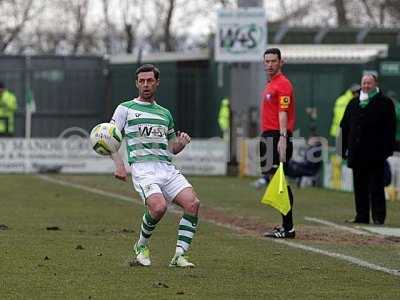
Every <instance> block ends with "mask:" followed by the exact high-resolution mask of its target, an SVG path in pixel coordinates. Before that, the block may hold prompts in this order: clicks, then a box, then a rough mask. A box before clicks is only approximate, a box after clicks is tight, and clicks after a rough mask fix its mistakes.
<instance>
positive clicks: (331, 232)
mask: <svg viewBox="0 0 400 300" xmlns="http://www.w3.org/2000/svg"><path fill="white" fill-rule="evenodd" d="M200 217H201V218H202V219H205V220H208V221H212V222H214V223H218V224H222V225H225V226H229V227H231V228H232V229H233V230H235V231H236V232H238V233H246V234H251V235H256V236H262V234H263V233H264V232H266V231H268V230H271V229H272V228H273V227H274V226H275V225H276V224H271V223H267V222H263V221H262V220H258V219H255V218H254V217H246V216H236V215H228V214H226V213H224V212H223V211H221V210H217V209H213V208H209V207H204V206H203V207H202V208H201V211H200ZM296 240H303V241H314V242H319V243H325V244H342V245H344V244H348V245H378V244H379V245H382V244H393V243H399V242H400V240H397V239H392V238H388V237H381V236H378V235H360V234H354V233H351V232H346V231H343V230H339V229H336V228H332V227H327V226H311V225H298V226H296Z"/></svg>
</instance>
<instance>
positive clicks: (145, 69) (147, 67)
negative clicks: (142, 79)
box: [135, 64, 160, 80]
mask: <svg viewBox="0 0 400 300" xmlns="http://www.w3.org/2000/svg"><path fill="white" fill-rule="evenodd" d="M143 72H153V73H154V77H155V79H157V80H158V78H160V70H159V69H157V68H156V67H155V66H154V65H152V64H145V65H142V66H140V67H139V68H137V69H136V73H135V74H136V80H137V78H138V75H139V73H143Z"/></svg>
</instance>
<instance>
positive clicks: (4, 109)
mask: <svg viewBox="0 0 400 300" xmlns="http://www.w3.org/2000/svg"><path fill="white" fill-rule="evenodd" d="M16 110H17V100H16V98H15V96H14V94H13V93H11V92H9V91H8V90H4V91H3V93H2V95H1V96H0V134H3V133H8V134H14V130H15V121H14V114H15V111H16ZM7 123H8V128H7Z"/></svg>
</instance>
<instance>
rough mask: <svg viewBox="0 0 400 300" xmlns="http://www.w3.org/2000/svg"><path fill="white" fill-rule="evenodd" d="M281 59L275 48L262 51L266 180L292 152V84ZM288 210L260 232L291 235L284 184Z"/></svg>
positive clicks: (262, 141)
mask: <svg viewBox="0 0 400 300" xmlns="http://www.w3.org/2000/svg"><path fill="white" fill-rule="evenodd" d="M282 65H283V61H282V58H281V51H280V50H279V49H278V48H269V49H267V50H266V51H265V52H264V70H265V72H266V74H267V78H268V81H267V84H266V86H265V89H264V91H263V93H262V98H261V109H260V112H261V121H260V125H261V132H262V133H261V139H260V164H261V172H262V174H263V175H264V176H266V177H268V178H269V179H270V178H271V177H272V176H273V174H274V173H275V171H276V170H277V168H278V166H279V162H283V163H284V168H286V163H287V162H288V161H289V160H290V158H291V157H292V153H293V143H292V133H293V129H294V126H295V99H294V94H293V86H292V83H291V82H290V81H289V79H287V78H286V77H285V75H283V74H282V72H281V68H282ZM288 192H289V200H290V205H291V209H290V211H289V212H288V213H287V215H286V216H284V215H282V226H276V227H275V228H273V229H272V230H271V231H268V232H266V233H264V236H265V237H271V238H294V237H295V235H296V233H295V230H294V227H293V215H292V210H293V194H292V191H291V189H290V187H289V186H288Z"/></svg>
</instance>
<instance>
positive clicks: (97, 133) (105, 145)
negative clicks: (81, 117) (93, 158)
mask: <svg viewBox="0 0 400 300" xmlns="http://www.w3.org/2000/svg"><path fill="white" fill-rule="evenodd" d="M121 142H122V134H121V131H119V129H118V128H117V126H115V125H114V124H111V123H101V124H99V125H97V126H95V127H94V128H93V129H92V131H91V132H90V143H91V144H92V148H93V150H94V151H96V153H98V154H100V155H110V154H111V153H115V152H117V151H118V149H119V147H121Z"/></svg>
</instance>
